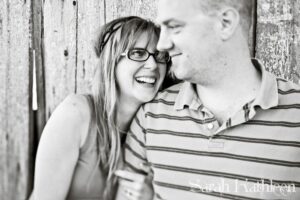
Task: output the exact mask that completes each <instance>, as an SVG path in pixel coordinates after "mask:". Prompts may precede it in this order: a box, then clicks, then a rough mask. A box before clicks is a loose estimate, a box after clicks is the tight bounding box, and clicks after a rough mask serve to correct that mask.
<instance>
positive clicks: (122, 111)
mask: <svg viewBox="0 0 300 200" xmlns="http://www.w3.org/2000/svg"><path fill="white" fill-rule="evenodd" d="M140 106H141V103H137V102H136V101H132V100H130V99H126V98H119V100H118V105H117V125H118V128H119V131H120V132H125V133H127V130H128V129H129V126H130V123H131V121H132V119H133V117H134V116H135V113H136V112H137V110H138V108H139V107H140Z"/></svg>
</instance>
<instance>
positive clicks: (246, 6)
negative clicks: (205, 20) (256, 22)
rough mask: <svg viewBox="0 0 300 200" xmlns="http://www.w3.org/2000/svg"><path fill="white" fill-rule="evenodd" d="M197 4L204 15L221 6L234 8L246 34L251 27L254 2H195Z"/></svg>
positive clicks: (201, 0) (252, 0)
mask: <svg viewBox="0 0 300 200" xmlns="http://www.w3.org/2000/svg"><path fill="white" fill-rule="evenodd" d="M197 1H198V4H199V5H200V6H201V9H202V11H203V12H204V13H211V11H217V10H219V9H221V8H222V7H223V6H230V7H233V8H235V9H236V10H237V11H238V12H239V14H240V16H241V21H240V24H241V26H242V29H243V30H244V32H245V33H246V34H248V33H249V30H250V28H251V25H252V15H253V9H254V5H255V1H254V0H197Z"/></svg>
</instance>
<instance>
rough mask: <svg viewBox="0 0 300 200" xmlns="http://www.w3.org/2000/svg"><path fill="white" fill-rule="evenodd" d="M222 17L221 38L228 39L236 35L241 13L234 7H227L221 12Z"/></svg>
mask: <svg viewBox="0 0 300 200" xmlns="http://www.w3.org/2000/svg"><path fill="white" fill-rule="evenodd" d="M220 19H221V32H220V33H221V38H222V40H228V39H229V38H230V37H232V36H233V35H234V33H235V32H236V30H237V28H238V26H239V24H240V14H239V12H238V11H237V10H236V9H234V8H232V7H226V8H223V9H222V10H221V12H220Z"/></svg>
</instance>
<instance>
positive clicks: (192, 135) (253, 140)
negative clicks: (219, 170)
mask: <svg viewBox="0 0 300 200" xmlns="http://www.w3.org/2000/svg"><path fill="white" fill-rule="evenodd" d="M146 132H147V133H148V134H149V133H151V134H166V135H172V136H178V137H187V138H202V139H210V137H209V136H206V135H202V134H199V133H189V132H178V131H169V130H154V129H147V130H146ZM213 138H214V139H223V140H227V141H237V142H246V143H255V144H269V145H276V146H290V147H300V142H295V141H282V140H270V139H259V138H246V137H237V136H229V135H216V136H214V137H213Z"/></svg>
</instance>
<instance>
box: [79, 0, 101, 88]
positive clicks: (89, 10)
mask: <svg viewBox="0 0 300 200" xmlns="http://www.w3.org/2000/svg"><path fill="white" fill-rule="evenodd" d="M103 24H104V1H99V0H89V1H79V2H78V28H77V35H78V39H77V46H78V53H77V60H78V62H77V76H76V91H77V92H78V93H86V92H88V91H90V89H91V81H92V79H93V74H94V68H95V67H96V66H97V62H98V59H97V57H96V54H95V51H94V46H95V42H96V38H97V34H98V32H99V28H100V26H101V25H103Z"/></svg>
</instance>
